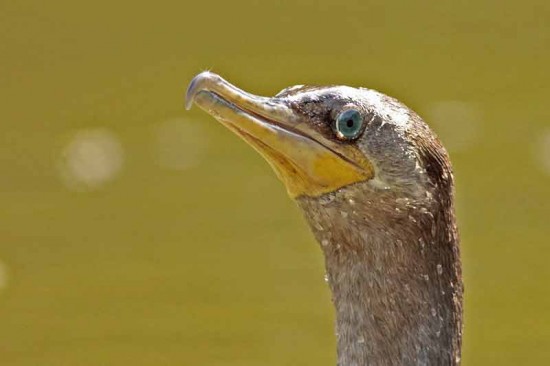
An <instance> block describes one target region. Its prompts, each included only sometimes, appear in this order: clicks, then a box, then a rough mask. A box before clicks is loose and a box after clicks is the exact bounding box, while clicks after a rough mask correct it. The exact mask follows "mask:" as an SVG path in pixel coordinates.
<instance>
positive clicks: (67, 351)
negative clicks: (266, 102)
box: [0, 0, 550, 366]
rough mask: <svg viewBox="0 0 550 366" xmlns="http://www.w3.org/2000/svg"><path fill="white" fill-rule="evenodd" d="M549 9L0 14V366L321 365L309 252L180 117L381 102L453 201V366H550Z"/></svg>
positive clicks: (91, 7) (404, 6) (196, 123)
mask: <svg viewBox="0 0 550 366" xmlns="http://www.w3.org/2000/svg"><path fill="white" fill-rule="evenodd" d="M549 45H550V5H549V3H548V2H547V1H545V0H526V1H522V2H512V1H504V2H503V1H497V0H481V1H460V2H456V1H440V2H432V1H426V0H421V1H414V2H403V1H383V2H382V1H371V0H369V1H365V0H347V1H343V2H336V1H334V2H329V1H313V0H310V1H299V0H293V1H259V0H256V1H254V0H234V1H218V2H211V1H193V2H191V1H172V2H165V1H156V2H152V3H145V2H129V1H127V2H113V1H103V0H100V1H94V2H74V1H48V2H41V1H36V0H35V1H17V2H15V1H4V2H2V4H0V70H1V71H0V106H1V107H0V163H1V167H2V170H3V172H4V173H3V175H2V179H1V180H0V203H1V205H0V364H1V365H10V366H11V365H13V366H19V365H21V366H22V365H42V366H45V365H182V364H183V365H193V364H196V365H231V366H233V365H258V364H262V365H289V364H292V365H333V364H334V363H335V346H334V342H335V341H334V334H333V313H332V307H331V304H330V294H329V291H328V289H327V286H326V284H325V282H324V280H323V274H324V271H323V260H322V256H321V252H320V250H319V249H318V247H317V243H315V241H314V240H313V238H312V236H311V235H310V233H309V231H308V228H307V227H306V225H305V222H304V221H303V219H302V217H301V213H300V212H299V211H298V209H297V207H296V206H295V205H294V203H293V202H292V201H291V200H290V199H288V198H287V196H286V192H285V189H284V187H283V185H282V184H280V183H279V182H278V181H277V179H276V177H275V175H274V174H273V173H272V172H271V169H270V168H269V166H268V165H267V164H266V163H265V162H264V161H263V160H262V158H261V157H260V156H259V155H258V154H256V153H255V152H254V151H253V150H252V149H251V148H250V147H248V146H246V144H245V143H243V142H242V141H241V140H240V139H238V138H236V137H235V136H234V135H233V134H232V133H231V132H229V131H227V130H226V129H224V128H223V127H222V126H221V125H219V124H218V123H217V122H216V121H215V120H213V119H212V118H211V117H209V116H208V115H206V114H205V113H204V112H202V111H200V110H199V109H198V108H194V109H193V110H191V111H190V112H187V111H185V110H184V108H183V95H184V91H185V88H186V86H187V84H188V82H189V81H190V80H191V78H192V77H193V76H194V75H195V74H197V73H199V72H200V71H203V70H206V69H208V70H212V71H215V72H217V73H219V74H221V75H222V76H224V77H225V78H226V79H228V80H229V81H231V82H233V83H235V84H237V85H238V86H240V87H242V88H244V89H245V90H247V91H250V92H252V93H256V94H263V95H274V94H275V93H277V92H278V91H279V90H280V89H283V88H284V87H287V86H289V85H294V84H348V85H353V86H365V87H370V88H374V89H378V90H380V91H382V92H385V93H387V94H390V95H392V96H394V97H397V98H398V99H400V100H402V101H403V102H405V103H406V104H407V105H409V106H410V107H412V108H413V109H414V110H416V111H417V112H418V113H420V115H422V116H423V117H424V118H425V119H426V120H427V121H428V122H429V124H430V125H431V126H432V127H433V129H434V130H435V131H436V132H437V133H438V134H439V135H440V137H441V139H442V140H443V142H444V143H445V144H446V146H447V147H448V149H449V151H450V154H451V157H452V160H453V163H454V168H455V175H456V181H457V200H458V216H459V223H460V229H461V235H462V253H463V263H464V273H465V284H466V304H465V305H466V314H465V316H466V323H465V337H464V354H463V360H464V362H463V364H464V365H519V364H521V365H542V364H549V363H550V311H549V309H550V285H549V279H550V266H549V265H548V258H549V256H550V245H549V244H550V243H549V236H550V223H549V217H550V196H549V195H550V122H549V118H550V111H549V108H548V100H549V98H550V86H549V85H550V74H549V72H548V65H549V63H550V47H549Z"/></svg>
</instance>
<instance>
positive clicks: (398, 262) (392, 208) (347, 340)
mask: <svg viewBox="0 0 550 366" xmlns="http://www.w3.org/2000/svg"><path fill="white" fill-rule="evenodd" d="M298 204H299V205H300V206H301V208H302V209H303V211H304V213H305V216H306V219H307V221H308V222H309V224H310V226H311V228H312V231H313V233H314V234H315V236H316V238H317V240H318V241H319V243H320V244H321V248H322V250H323V252H324V255H325V263H326V271H327V280H328V283H329V286H330V289H331V290H332V294H333V302H334V306H335V308H336V334H337V341H338V365H339V366H355V365H357V366H359V365H458V364H459V363H460V346H461V329H462V292H463V290H462V282H461V269H460V259H459V249H458V235H457V231H456V225H455V218H454V212H453V207H452V193H451V196H448V197H442V196H440V197H436V199H427V198H426V197H423V198H421V199H419V198H413V197H408V198H407V197H403V195H396V194H394V193H392V192H391V191H378V190H376V189H375V188H371V187H370V186H368V185H362V186H361V185H359V186H357V185H354V186H350V187H346V188H344V189H342V190H340V191H338V192H335V193H333V194H331V195H328V196H325V197H321V198H307V197H302V198H299V199H298Z"/></svg>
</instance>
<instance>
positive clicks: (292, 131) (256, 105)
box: [186, 72, 373, 198]
mask: <svg viewBox="0 0 550 366" xmlns="http://www.w3.org/2000/svg"><path fill="white" fill-rule="evenodd" d="M193 102H194V103H195V104H197V105H198V106H199V107H201V108H202V109H203V110H205V111H206V112H208V113H209V114H211V115H212V116H213V117H214V118H216V119H217V120H218V121H220V122H221V123H222V124H223V125H224V126H226V127H227V128H229V129H230V130H231V131H233V132H234V133H235V134H237V135H238V136H239V137H241V138H242V139H244V140H245V141H246V142H247V143H248V144H249V145H251V146H252V147H253V148H254V149H255V150H256V151H258V152H259V153H260V154H261V155H262V156H263V157H264V158H265V159H266V160H267V161H268V162H269V164H270V165H271V166H272V167H273V169H274V170H275V172H276V174H277V176H278V177H279V178H280V179H281V180H282V181H283V183H284V184H285V186H286V188H287V190H288V193H289V195H290V196H291V197H293V198H296V197H299V196H302V195H306V196H320V195H322V194H325V193H328V192H332V191H335V190H337V189H338V188H341V187H343V186H346V185H349V184H352V183H355V182H359V181H364V180H368V179H370V178H372V176H373V169H372V166H371V165H370V163H369V162H368V161H366V159H364V157H363V158H362V157H361V156H360V154H358V151H357V149H356V148H355V147H353V146H351V145H344V146H341V144H337V143H335V142H334V141H331V140H329V139H327V138H325V137H323V136H322V135H320V134H319V133H318V132H316V131H315V130H314V129H313V128H311V127H310V126H308V124H307V123H304V122H307V121H304V117H302V116H299V115H297V114H296V113H295V112H294V111H293V109H292V108H290V107H289V106H288V104H287V103H286V102H285V100H284V99H281V98H267V97H260V96H256V95H252V94H249V93H246V92H244V91H243V90H241V89H239V88H237V87H235V86H234V85H232V84H230V83H228V82H227V81H225V80H224V79H222V78H221V77H220V76H218V75H216V74H214V73H211V72H203V73H201V74H199V75H197V76H195V78H193V80H192V81H191V84H190V85H189V88H188V89H187V95H186V108H187V109H190V108H191V106H192V104H193Z"/></svg>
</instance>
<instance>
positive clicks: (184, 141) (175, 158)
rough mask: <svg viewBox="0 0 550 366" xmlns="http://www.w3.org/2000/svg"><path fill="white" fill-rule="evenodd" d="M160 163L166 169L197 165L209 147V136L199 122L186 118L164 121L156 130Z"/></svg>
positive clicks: (183, 168) (180, 168) (182, 168)
mask: <svg viewBox="0 0 550 366" xmlns="http://www.w3.org/2000/svg"><path fill="white" fill-rule="evenodd" d="M156 135H157V140H156V153H157V162H158V164H159V165H160V166H161V167H163V168H166V169H172V170H186V169H189V168H191V167H193V166H195V165H197V164H198V163H199V162H200V161H201V159H202V157H203V156H204V152H205V150H206V147H207V138H206V137H205V134H204V132H203V130H202V128H201V127H200V126H199V125H198V124H197V123H191V122H189V121H188V120H186V119H184V118H173V119H169V120H167V121H164V122H162V123H160V124H158V126H157V130H156Z"/></svg>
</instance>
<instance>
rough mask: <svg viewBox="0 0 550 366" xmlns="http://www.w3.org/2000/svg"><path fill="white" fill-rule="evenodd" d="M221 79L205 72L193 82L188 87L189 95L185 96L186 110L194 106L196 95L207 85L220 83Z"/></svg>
mask: <svg viewBox="0 0 550 366" xmlns="http://www.w3.org/2000/svg"><path fill="white" fill-rule="evenodd" d="M219 79H220V77H219V76H218V75H216V74H214V73H212V72H210V71H203V72H201V73H200V74H198V75H197V76H195V77H194V78H193V80H191V82H190V83H189V86H188V87H187V93H186V94H185V109H187V110H190V109H191V106H192V105H193V100H194V99H195V95H197V93H198V92H199V91H201V90H202V89H204V87H205V85H207V84H209V83H210V84H214V83H216V82H219Z"/></svg>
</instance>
